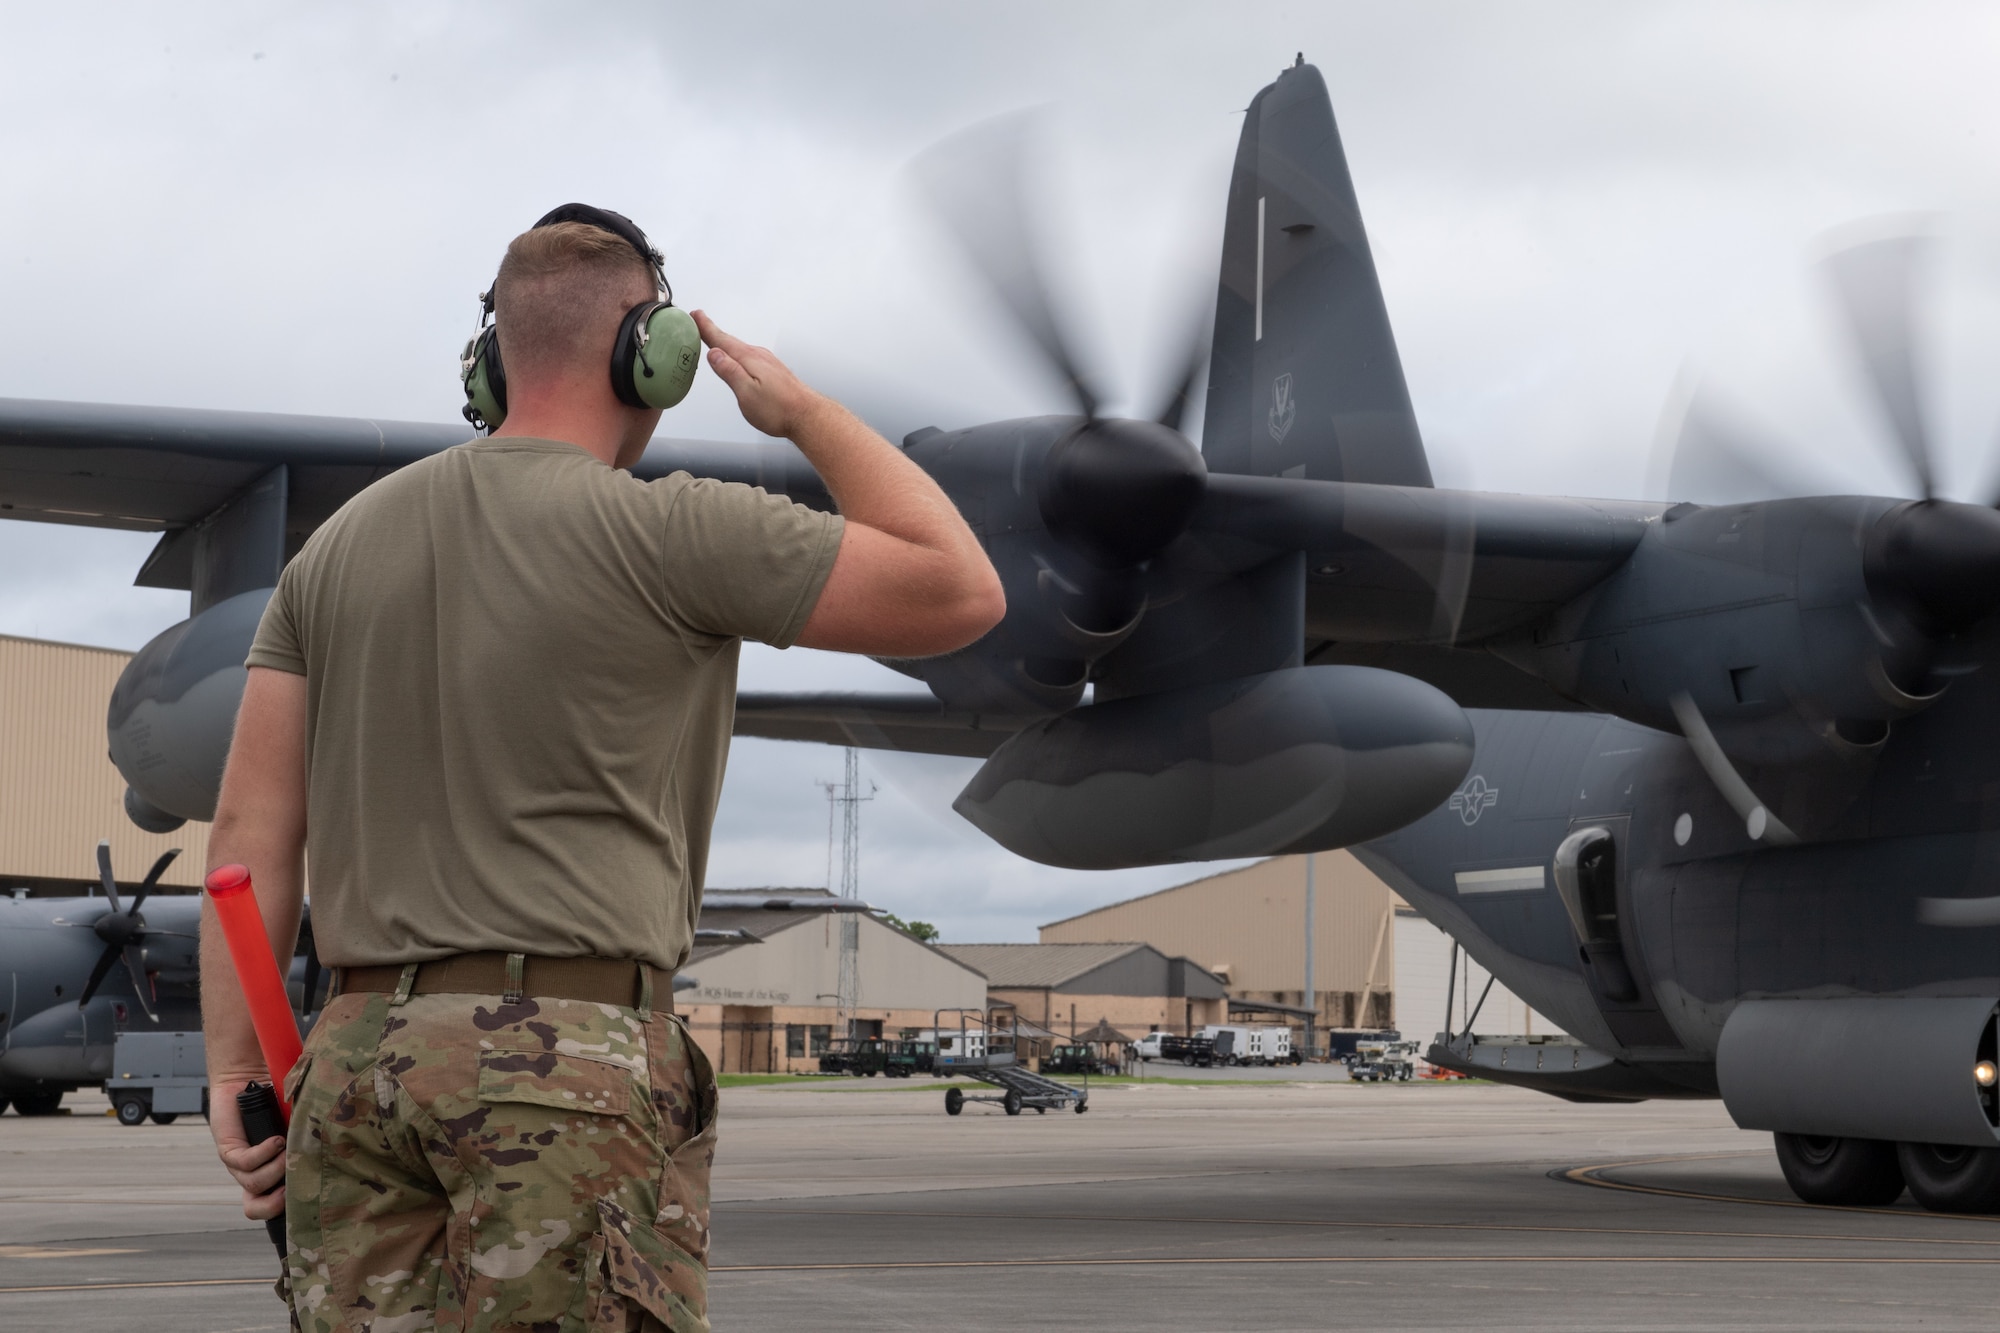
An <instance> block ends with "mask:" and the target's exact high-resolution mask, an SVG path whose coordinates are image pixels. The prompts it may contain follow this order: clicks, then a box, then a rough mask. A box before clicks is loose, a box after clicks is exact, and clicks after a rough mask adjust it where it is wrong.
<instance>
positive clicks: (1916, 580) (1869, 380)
mask: <svg viewBox="0 0 2000 1333" xmlns="http://www.w3.org/2000/svg"><path fill="white" fill-rule="evenodd" d="M1935 249H1936V239H1935V237H1933V236H1931V235H1929V234H1924V233H1909V234H1897V235H1890V236H1885V237H1878V238H1875V239H1871V240H1867V241H1864V242H1861V243H1859V244H1855V245H1850V246H1847V247H1845V248H1842V249H1840V250H1837V251H1835V252H1833V253H1831V254H1829V255H1828V256H1827V257H1826V258H1825V259H1823V260H1822V261H1821V262H1820V264H1819V266H1818V273H1819V276H1820V278H1821V279H1822V280H1823V281H1824V282H1825V283H1826V286H1827V289H1828V291H1829V292H1830V294H1831V296H1832V298H1833V308H1834V310H1835V311H1836V312H1837V313H1838V316H1839V324H1840V326H1841V333H1842V337H1843V340H1844V341H1845V342H1846V343H1847V344H1848V345H1849V346H1850V347H1851V349H1852V351H1853V353H1854V357H1855V362H1856V365H1857V367H1858V369H1859V371H1860V373H1861V382H1862V384H1863V385H1864V386H1865V387H1866V390H1867V393H1868V396H1869V397H1870V398H1871V399H1872V401H1873V402H1874V404H1875V405H1876V408H1877V410H1878V411H1879V413H1880V415H1881V418H1882V421H1883V423H1884V424H1885V426H1886V427H1887V434H1888V439H1889V443H1891V444H1892V445H1893V457H1894V459H1895V462H1896V464H1897V466H1898V470H1899V471H1900V472H1902V473H1903V475H1904V478H1905V480H1906V482H1907V483H1908V486H1909V491H1910V493H1913V494H1914V496H1915V497H1916V498H1915V500H1914V502H1913V503H1911V504H1908V505H1904V506H1902V507H1900V508H1897V509H1894V510H1891V511H1890V512H1889V513H1887V514H1885V515H1884V516H1883V517H1882V518H1881V519H1880V520H1879V521H1878V522H1877V523H1876V524H1875V525H1874V528H1873V529H1872V530H1871V531H1870V532H1869V534H1868V536H1867V541H1866V555H1865V561H1866V577H1867V582H1868V587H1869V590H1870V593H1871V596H1872V599H1873V600H1874V601H1875V602H1876V603H1877V605H1876V607H1875V608H1874V612H1875V621H1876V624H1877V627H1878V637H1880V638H1881V640H1882V642H1883V646H1884V648H1885V650H1886V654H1885V656H1886V660H1885V665H1887V666H1888V667H1889V669H1890V672H1891V675H1892V678H1898V683H1899V684H1901V685H1902V686H1903V687H1904V688H1905V689H1908V690H1910V691H1911V692H1912V693H1922V692H1924V689H1925V677H1926V676H1928V675H1929V674H1930V673H1931V672H1932V671H1933V670H1934V668H1935V664H1936V658H1937V651H1936V649H1937V641H1938V640H1939V639H1940V638H1942V637H1946V636H1950V635H1954V634H1958V633H1960V632H1962V631H1964V630H1966V629H1968V628H1970V627H1971V626H1972V625H1973V624H1975V623H1976V622H1978V621H1980V620H1983V619H1985V618H1986V617H1988V616H1990V615H1992V614H1993V613H1994V612H1995V611H2000V512H1996V507H2000V494H1996V495H1995V496H1993V497H1991V498H1990V499H1988V501H1987V502H1986V503H1984V504H1966V503H1962V502H1959V501H1954V500H1949V499H1946V498H1943V497H1942V496H1941V495H1940V493H1939V491H1940V488H1939V485H1938V467H1937V450H1936V444H1935V441H1934V439H1933V437H1932V434H1931V431H1930V429H1929V427H1928V425H1927V423H1926V421H1925V416H1924V411H1923V406H1922V401H1921V398H1922V395H1921V393H1920V391H1919V376H1918V368H1919V365H1920V364H1921V362H1922V360H1923V358H1922V357H1921V356H1920V355H1919V350H1920V349H1919V342H1918V318H1917V315H1918V310H1919V304H1920V302H1919V292H1920V287H1921V278H1922V275H1923V273H1924V271H1925V269H1926V268H1928V267H1929V265H1930V261H1931V259H1932V257H1933V255H1934V252H1935ZM1672 449H1673V454H1672V458H1671V467H1670V470H1669V473H1668V478H1669V480H1668V494H1667V498H1669V499H1674V500H1681V499H1693V500H1697V501H1700V502H1704V503H1740V502H1746V501H1753V500H1768V499H1779V498H1786V497H1806V496H1815V495H1828V494H1832V493H1834V492H1836V491H1838V490H1840V489H1842V488H1841V487H1839V486H1837V485H1829V484H1827V483H1826V481H1825V480H1824V479H1821V478H1816V477H1813V476H1811V475H1808V474H1805V473H1804V472H1803V471H1802V470H1801V469H1799V468H1797V467H1795V466H1788V465H1787V464H1786V463H1785V462H1784V461H1783V460H1784V453H1783V451H1782V450H1777V449H1773V448H1770V447H1768V445H1767V444H1766V442H1764V441H1761V440H1758V439H1756V438H1754V437H1753V436H1752V435H1751V434H1750V433H1749V432H1747V431H1744V430H1743V429H1741V428H1740V427H1739V426H1737V425H1736V424H1735V423H1734V422H1732V421H1731V419H1730V418H1729V416H1728V415H1727V414H1726V413H1725V412H1724V411H1723V410H1722V409H1721V408H1720V407H1719V405H1718V404H1717V403H1716V402H1715V401H1714V400H1713V399H1712V398H1711V397H1709V396H1706V395H1704V394H1703V393H1702V392H1700V391H1699V390H1697V391H1696V392H1695V393H1694V394H1693V396H1692V397H1691V398H1690V399H1689V401H1688V402H1687V404H1686V407H1685V409H1684V410H1683V412H1682V414H1681V420H1680V424H1679V429H1678V432H1677V434H1676V437H1675V440H1674V443H1673V445H1672Z"/></svg>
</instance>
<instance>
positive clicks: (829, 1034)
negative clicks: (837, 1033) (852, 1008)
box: [806, 1023, 833, 1055]
mask: <svg viewBox="0 0 2000 1333" xmlns="http://www.w3.org/2000/svg"><path fill="white" fill-rule="evenodd" d="M806 1032H807V1033H808V1034H809V1035H810V1036H811V1037H812V1053H813V1054H814V1055H825V1054H826V1048H827V1047H828V1046H830V1045H831V1044H832V1043H833V1024H831V1023H815V1024H813V1025H812V1026H811V1027H809V1028H807V1029H806Z"/></svg>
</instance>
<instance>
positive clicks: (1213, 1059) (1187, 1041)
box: [1159, 1032, 1234, 1069]
mask: <svg viewBox="0 0 2000 1333" xmlns="http://www.w3.org/2000/svg"><path fill="white" fill-rule="evenodd" d="M1233 1041H1234V1039H1233V1038H1232V1036H1231V1034H1229V1033H1227V1032H1225V1033H1223V1034H1222V1036H1221V1038H1220V1040H1219V1041H1218V1040H1217V1039H1216V1038H1214V1037H1177V1036H1174V1035H1173V1034H1172V1033H1162V1034H1161V1035H1160V1046H1159V1050H1160V1054H1159V1058H1160V1059H1162V1060H1178V1061H1179V1062H1180V1063H1181V1064H1184V1065H1187V1066H1189V1067H1191V1068H1192V1067H1193V1066H1196V1065H1199V1066H1201V1067H1202V1068H1204V1069H1206V1068H1207V1067H1209V1066H1210V1065H1213V1064H1216V1063H1218V1062H1220V1063H1222V1064H1227V1063H1229V1056H1230V1048H1231V1046H1232V1045H1233Z"/></svg>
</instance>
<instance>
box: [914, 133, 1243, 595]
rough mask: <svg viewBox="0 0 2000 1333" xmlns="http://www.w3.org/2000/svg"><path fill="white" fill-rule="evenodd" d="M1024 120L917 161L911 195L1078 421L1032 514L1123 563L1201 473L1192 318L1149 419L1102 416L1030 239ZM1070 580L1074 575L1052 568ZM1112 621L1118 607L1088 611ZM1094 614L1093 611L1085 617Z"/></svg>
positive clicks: (1139, 556) (1199, 338) (1138, 560)
mask: <svg viewBox="0 0 2000 1333" xmlns="http://www.w3.org/2000/svg"><path fill="white" fill-rule="evenodd" d="M1027 129H1028V121H1027V119H1026V118H1025V117H1024V116H1020V115H1014V116H1005V117H1001V118H999V119H997V120H992V121H987V122H985V123H983V124H980V125H977V126H974V127H973V128H972V129H970V130H966V131H963V132H962V133H960V134H958V135H955V136H953V137H952V138H950V139H947V140H945V141H944V142H943V143H940V144H938V145H936V146H934V147H932V148H930V149H929V150H927V151H926V152H925V153H923V154H922V155H921V156H920V157H918V158H917V160H916V162H915V163H914V164H913V167H912V171H913V174H914V176H915V179H916V182H917V184H918V187H919V189H920V191H921V192H922V194H923V195H924V197H925V199H926V200H927V202H928V203H929V204H930V207H931V209H932V211H933V213H934V214H935V215H936V217H937V219H938V221H939V222H940V223H941V224H942V226H943V227H944V229H945V231H946V232H947V233H948V234H949V235H950V236H951V237H952V239H953V240H954V241H955V242H956V244H957V246H958V248H959V250H960V251H961V252H962V253H963V255H964V257H965V259H966V262H967V264H968V265H969V267H970V268H971V269H972V271H973V272H974V274H975V275H977V276H978V277H979V278H980V280H981V281H982V282H983V283H984V284H985V286H986V287H987V288H988V289H989V290H990V291H991V292H992V294H993V296H994V298H995V299H996V301H997V302H998V304H999V305H1000V307H1001V308H1002V309H1003V310H1005V311H1006V312H1007V314H1008V315H1009V316H1010V318H1011V321H1012V323H1013V324H1014V325H1015V327H1016V328H1017V329H1018V330H1019V331H1020V333H1021V335H1022V337H1023V338H1024V339H1025V340H1026V341H1027V343H1028V344H1029V345H1030V346H1032V347H1033V348H1034V349H1035V350H1036V352H1037V353H1039V355H1040V357H1041V359H1042V361H1043V362H1044V364H1046V366H1047V367H1048V369H1049V370H1050V372H1051V373H1052V375H1053V376H1054V378H1055V380H1056V382H1057V383H1058V384H1059V385H1060V386H1061V387H1062V390H1063V392H1064V394H1065V395H1066V396H1067V397H1068V398H1069V400H1070V402H1071V403H1072V405H1073V406H1074V408H1075V410H1076V413H1077V415H1079V416H1081V417H1082V418H1083V421H1082V422H1081V423H1080V424H1079V425H1078V427H1077V428H1076V430H1075V431H1073V432H1072V433H1071V434H1070V435H1069V436H1068V437H1067V438H1066V439H1064V440H1063V441H1062V443H1060V444H1058V445H1057V446H1056V448H1055V450H1054V451H1053V453H1052V454H1051V456H1050V458H1049V466H1048V471H1047V474H1046V476H1045V478H1044V481H1043V491H1042V495H1041V497H1040V498H1041V509H1042V515H1043V518H1044V520H1045V521H1046V522H1047V524H1048V527H1049V530H1050V531H1051V532H1052V533H1054V534H1055V535H1056V536H1057V537H1058V538H1061V539H1063V540H1065V541H1066V542H1068V543H1070V544H1072V545H1074V546H1075V547H1076V548H1077V549H1078V550H1079V551H1080V552H1081V554H1082V555H1083V556H1084V557H1085V558H1086V560H1087V561H1088V562H1089V564H1090V565H1092V566H1095V568H1096V570H1098V571H1103V572H1107V573H1111V572H1121V571H1127V570H1131V569H1132V568H1134V567H1135V566H1137V565H1140V564H1142V563H1144V562H1145V561H1146V560H1148V559H1150V558H1151V557H1152V556H1154V555H1156V554H1158V553H1159V552H1160V551H1161V550H1164V549H1165V548H1166V547H1167V546H1168V545H1169V544H1170V543H1171V542H1172V541H1173V540H1174V539H1175V538H1176V537H1178V536H1179V535H1180V534H1181V533H1182V531H1184V530H1185V529H1186V527H1187V525H1188V523H1189V521H1190V520H1191V519H1193V517H1194V513H1195V510H1196V508H1197V507H1198V506H1199V505H1200V503H1201V498H1202V493H1203V490H1204V484H1205V482H1206V480H1207V469H1206V467H1205V466H1204V465H1203V463H1202V458H1201V453H1200V451H1199V450H1197V449H1196V448H1195V447H1194V445H1193V443H1192V442H1191V441H1190V440H1189V439H1188V437H1187V435H1186V432H1185V427H1186V425H1187V415H1188V408H1189V403H1190V398H1191V395H1192V390H1193V387H1194V384H1195V382H1196V380H1197V379H1198V377H1199V376H1200V374H1201V369H1202V366H1203V365H1204V364H1205V363H1206V361H1207V356H1208V330H1207V325H1206V323H1205V322H1198V323H1196V325H1195V326H1194V327H1193V328H1192V329H1191V331H1190V336H1189V338H1188V339H1187V351H1186V352H1185V354H1183V355H1182V356H1180V357H1177V358H1176V361H1177V363H1178V364H1177V365H1176V368H1175V379H1174V382H1173V385H1172V388H1171V391H1170V392H1169V393H1168V394H1167V395H1166V397H1165V400H1164V401H1163V402H1162V403H1161V405H1160V408H1159V410H1158V411H1156V412H1155V413H1153V414H1152V417H1151V418H1150V419H1135V418H1124V417H1106V416H1104V415H1103V414H1102V411H1101V408H1102V404H1103V397H1102V395H1101V394H1100V393H1099V391H1098V389H1097V387H1096V379H1095V376H1094V375H1092V373H1091V372H1090V371H1088V370H1087V369H1085V367H1084V365H1083V363H1082V361H1081V359H1080V358H1079V357H1078V355H1077V352H1076V342H1075V340H1074V339H1073V338H1072V337H1070V336H1068V335H1066V334H1065V332H1064V329H1063V324H1062V321H1061V319H1060V318H1059V317H1058V315H1057V313H1056V304H1055V301H1054V299H1053V297H1052V294H1051V284H1050V282H1049V279H1048V273H1047V269H1046V267H1045V265H1044V264H1043V262H1042V259H1041V255H1040V252H1039V248H1038V247H1037V245H1036V242H1035V236H1034V228H1033V226H1032V222H1031V216H1030V209H1029V191H1028V185H1027V180H1026V166H1027V154H1028V134H1027ZM1063 576H1067V579H1066V580H1065V581H1071V582H1074V580H1076V579H1077V578H1078V577H1080V576H1082V577H1086V578H1087V575H1081V574H1080V572H1079V571H1059V574H1058V577H1059V579H1060V578H1063ZM1088 581H1089V582H1091V583H1093V584H1095V585H1098V586H1095V587H1092V588H1090V589H1077V591H1079V592H1082V593H1083V594H1084V601H1086V602H1088V601H1091V600H1105V599H1107V598H1108V600H1110V601H1111V602H1118V601H1122V600H1124V596H1123V595H1124V594H1127V593H1128V592H1129V590H1127V589H1123V588H1120V587H1116V586H1115V584H1117V583H1119V582H1122V580H1114V581H1112V585H1106V584H1105V582H1104V581H1103V580H1099V579H1088ZM1100 610H1101V611H1103V612H1104V613H1106V614H1109V615H1112V616H1115V615H1118V614H1122V613H1123V608H1119V607H1113V606H1105V607H1103V608H1100ZM1093 618H1094V619H1101V618H1103V617H1102V616H1100V617H1093Z"/></svg>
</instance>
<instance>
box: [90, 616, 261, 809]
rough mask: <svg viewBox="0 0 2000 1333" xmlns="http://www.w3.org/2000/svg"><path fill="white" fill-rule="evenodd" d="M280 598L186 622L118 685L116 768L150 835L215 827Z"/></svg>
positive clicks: (145, 651)
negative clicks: (254, 661) (210, 823)
mask: <svg viewBox="0 0 2000 1333" xmlns="http://www.w3.org/2000/svg"><path fill="white" fill-rule="evenodd" d="M271 592H272V589H270V588H257V589H253V590H252V591H250V592H244V593H238V594H237V595H236V596H234V597H230V598H227V599H225V600H223V601H220V602H217V603H216V604H215V605H214V606H211V607H209V608H208V609H207V610H206V611H204V612H202V613H201V614H200V615H198V616H196V617H194V618H193V619H192V620H183V621H182V622H181V623H180V624H178V625H175V626H174V627H173V628H171V629H169V630H166V631H164V632H163V633H161V634H160V635H159V636H158V637H157V638H155V639H154V640H153V641H152V642H151V643H149V644H147V645H146V646H145V647H144V648H141V649H140V650H139V653H138V655H137V656H136V657H134V658H133V659H132V660H131V662H130V663H128V664H127V665H126V667H125V673H124V674H123V675H121V676H120V677H119V678H118V685H117V688H115V689H113V690H112V691H111V708H110V711H109V713H108V714H107V716H106V718H105V728H106V730H107V731H108V732H109V735H110V741H111V762H112V763H114V764H116V765H117V766H118V771H119V773H121V774H123V775H124V778H125V781H126V782H127V783H128V784H130V786H129V790H128V791H127V792H126V796H125V808H126V812H127V813H128V814H130V815H131V816H132V819H133V822H134V823H137V824H138V825H139V826H140V827H141V828H145V829H148V830H149V831H152V832H169V831H171V830H172V829H173V828H175V827H178V826H179V824H180V822H181V821H183V820H188V819H213V818H215V799H216V796H217V795H218V794H219V792H220V791H221V789H222V766H223V764H224V762H226V761H227V760H228V758H229V738H230V736H231V734H232V733H233V732H234V730H235V727H236V709H237V706H238V705H239V704H241V703H242V702H243V681H244V678H245V675H246V672H245V670H244V666H243V659H244V658H245V657H246V656H248V655H249V652H250V641H251V640H252V639H253V638H255V637H256V635H257V622H258V621H259V620H260V619H262V618H263V615H264V604H265V603H266V602H268V601H270V600H271ZM142 815H143V816H145V818H143V819H142V818H141V817H140V816H142Z"/></svg>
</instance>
